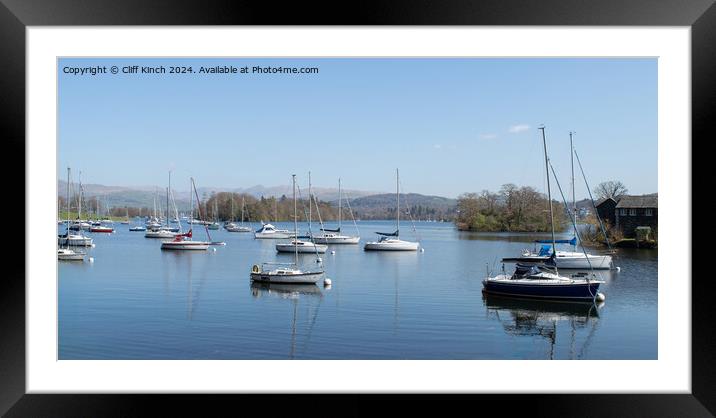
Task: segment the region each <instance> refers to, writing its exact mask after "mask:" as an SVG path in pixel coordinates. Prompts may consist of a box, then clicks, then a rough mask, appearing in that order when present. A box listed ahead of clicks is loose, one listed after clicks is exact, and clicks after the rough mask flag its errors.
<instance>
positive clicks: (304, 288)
mask: <svg viewBox="0 0 716 418" xmlns="http://www.w3.org/2000/svg"><path fill="white" fill-rule="evenodd" d="M330 288H331V286H330V285H327V286H325V287H324V289H326V290H327V289H330ZM251 295H252V296H253V297H254V298H260V297H262V296H274V297H278V298H281V299H288V300H291V302H292V303H293V310H292V312H293V314H292V317H291V344H290V347H289V351H288V358H289V359H294V358H295V357H296V334H297V333H296V328H297V326H296V323H297V321H298V301H299V299H301V297H308V298H316V299H318V305H316V306H314V307H313V313H311V312H309V315H308V316H309V318H310V319H309V320H308V324H307V325H306V328H307V329H306V330H305V332H301V334H302V335H304V336H305V340H304V341H303V347H302V351H303V352H305V351H306V346H307V345H308V343H309V342H310V340H311V333H312V331H313V326H314V325H315V324H316V319H318V311H319V309H320V307H321V301H322V300H323V291H322V290H321V288H320V287H318V286H316V285H315V284H282V283H262V282H251ZM309 311H310V307H309Z"/></svg>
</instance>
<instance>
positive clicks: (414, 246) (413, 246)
mask: <svg viewBox="0 0 716 418" xmlns="http://www.w3.org/2000/svg"><path fill="white" fill-rule="evenodd" d="M419 246H420V244H419V243H417V242H410V241H400V242H380V241H378V242H367V243H366V244H365V246H364V247H363V249H364V250H365V251H417V250H418V247H419Z"/></svg>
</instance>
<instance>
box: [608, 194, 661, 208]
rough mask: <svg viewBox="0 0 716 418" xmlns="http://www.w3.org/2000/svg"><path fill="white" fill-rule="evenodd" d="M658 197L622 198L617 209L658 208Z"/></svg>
mask: <svg viewBox="0 0 716 418" xmlns="http://www.w3.org/2000/svg"><path fill="white" fill-rule="evenodd" d="M658 202H659V197H658V195H657V194H656V193H655V194H650V195H643V196H622V197H621V198H620V199H619V203H617V208H658V207H659V206H658Z"/></svg>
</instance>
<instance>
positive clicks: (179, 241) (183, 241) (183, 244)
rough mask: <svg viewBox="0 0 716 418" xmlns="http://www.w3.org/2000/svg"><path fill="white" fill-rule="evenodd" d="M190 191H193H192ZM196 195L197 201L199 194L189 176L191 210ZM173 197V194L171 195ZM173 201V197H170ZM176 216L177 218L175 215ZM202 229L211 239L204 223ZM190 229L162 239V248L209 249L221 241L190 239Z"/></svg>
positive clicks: (192, 209)
mask: <svg viewBox="0 0 716 418" xmlns="http://www.w3.org/2000/svg"><path fill="white" fill-rule="evenodd" d="M192 189H193V190H192ZM192 191H193V192H194V193H192ZM195 195H196V200H197V202H198V201H199V195H198V193H197V191H196V185H195V184H194V179H193V178H191V188H190V189H189V196H190V202H191V203H190V207H191V211H192V212H193V211H194V196H195ZM172 197H173V195H172ZM172 201H173V199H172ZM174 211H175V215H176V207H175V208H174ZM199 217H200V218H201V208H199ZM176 218H179V216H178V215H177V216H176ZM204 229H205V231H206V236H207V238H209V239H211V235H209V230H208V229H207V226H206V225H204ZM191 238H192V230H191V229H189V232H187V233H184V234H182V233H178V234H175V235H174V239H173V240H166V241H162V247H161V248H162V250H182V251H184V250H189V251H196V250H204V251H206V250H207V249H209V246H210V245H220V244H223V243H215V242H211V241H193V240H192V239H191Z"/></svg>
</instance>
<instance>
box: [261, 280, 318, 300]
mask: <svg viewBox="0 0 716 418" xmlns="http://www.w3.org/2000/svg"><path fill="white" fill-rule="evenodd" d="M326 288H327V289H330V285H329V286H326ZM251 295H252V296H253V297H255V298H259V297H261V296H266V295H271V296H276V297H279V298H282V299H298V298H299V297H300V296H301V295H308V296H323V292H322V291H321V288H320V287H318V286H316V285H315V284H282V283H263V282H255V281H254V282H251Z"/></svg>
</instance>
